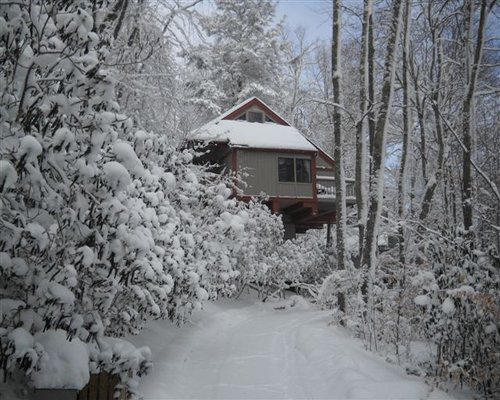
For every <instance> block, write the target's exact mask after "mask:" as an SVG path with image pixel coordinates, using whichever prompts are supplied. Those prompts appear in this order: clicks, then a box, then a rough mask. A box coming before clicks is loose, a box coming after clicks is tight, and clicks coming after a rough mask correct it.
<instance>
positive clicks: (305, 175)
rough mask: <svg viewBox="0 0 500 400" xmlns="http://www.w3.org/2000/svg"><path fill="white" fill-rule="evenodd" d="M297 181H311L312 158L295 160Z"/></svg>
mask: <svg viewBox="0 0 500 400" xmlns="http://www.w3.org/2000/svg"><path fill="white" fill-rule="evenodd" d="M295 167H296V176H297V182H304V183H309V182H311V160H305V159H302V158H297V159H296V160H295Z"/></svg>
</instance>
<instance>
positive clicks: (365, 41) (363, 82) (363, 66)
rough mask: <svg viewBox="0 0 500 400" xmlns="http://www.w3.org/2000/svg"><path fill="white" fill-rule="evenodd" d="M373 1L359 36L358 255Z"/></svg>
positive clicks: (367, 3)
mask: <svg viewBox="0 0 500 400" xmlns="http://www.w3.org/2000/svg"><path fill="white" fill-rule="evenodd" d="M372 10H373V2H372V0H365V2H364V11H363V32H362V37H361V59H360V63H359V81H360V85H359V86H360V89H359V121H358V124H357V126H356V167H355V169H356V175H355V182H354V190H355V193H356V207H357V209H358V229H359V257H360V258H361V254H362V252H363V238H364V232H365V224H366V179H365V174H366V171H365V170H366V126H367V124H366V123H365V118H366V117H367V115H366V114H367V111H368V100H369V99H368V98H367V96H368V93H369V73H370V72H369V70H370V68H369V53H370V51H369V47H370V41H369V28H370V23H371V20H372Z"/></svg>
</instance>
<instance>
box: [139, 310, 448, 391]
mask: <svg viewBox="0 0 500 400" xmlns="http://www.w3.org/2000/svg"><path fill="white" fill-rule="evenodd" d="M274 307H276V304H274V305H272V304H262V303H253V302H251V301H248V300H246V301H230V300H225V301H221V302H217V303H215V304H207V307H206V310H204V311H203V312H199V313H197V315H196V316H195V317H194V318H193V323H192V324H187V325H186V326H183V327H181V328H176V327H174V326H172V324H171V323H167V322H157V323H155V324H154V325H152V326H151V327H150V328H149V329H148V330H146V331H145V332H144V333H142V334H141V335H140V336H139V337H137V338H134V339H133V342H134V343H136V344H137V345H141V346H142V345H149V346H150V347H151V349H152V351H153V361H154V370H153V371H152V372H151V373H150V374H149V375H148V376H147V377H145V378H144V379H143V381H142V383H141V387H140V390H141V392H142V394H143V395H144V398H145V400H160V399H162V400H163V399H180V398H183V399H185V398H189V399H451V397H449V396H448V395H446V394H445V393H444V392H441V391H432V389H431V388H430V387H429V386H427V385H426V384H425V383H424V382H423V381H422V380H421V379H418V378H416V377H411V376H407V375H406V374H405V373H404V371H403V370H401V369H400V368H399V367H397V366H393V365H390V364H387V363H386V362H384V361H383V360H382V359H381V358H379V357H378V356H376V355H374V354H371V353H369V352H366V351H364V350H363V349H362V347H361V343H360V342H359V341H357V340H355V339H352V338H350V337H349V336H348V334H347V333H346V332H345V331H344V330H342V329H341V328H338V327H334V326H328V322H329V316H328V312H324V311H315V310H304V309H301V310H297V309H287V310H275V309H274Z"/></svg>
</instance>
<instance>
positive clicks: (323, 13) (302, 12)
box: [276, 0, 332, 41]
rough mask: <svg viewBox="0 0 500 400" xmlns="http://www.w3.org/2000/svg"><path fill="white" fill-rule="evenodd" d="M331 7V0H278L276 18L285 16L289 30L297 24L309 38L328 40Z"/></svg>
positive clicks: (330, 33)
mask: <svg viewBox="0 0 500 400" xmlns="http://www.w3.org/2000/svg"><path fill="white" fill-rule="evenodd" d="M331 9H332V1H331V0H279V2H278V6H277V7H276V16H277V17H278V19H281V18H282V17H283V16H286V25H287V27H288V28H289V29H290V30H293V29H294V28H296V27H298V26H302V27H304V28H306V33H307V38H308V39H309V40H314V39H319V40H325V41H330V40H331V37H332V27H331V15H330V14H331Z"/></svg>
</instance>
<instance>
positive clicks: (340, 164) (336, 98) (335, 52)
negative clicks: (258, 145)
mask: <svg viewBox="0 0 500 400" xmlns="http://www.w3.org/2000/svg"><path fill="white" fill-rule="evenodd" d="M341 27H342V0H335V1H334V2H333V36H332V83H333V102H334V104H336V105H337V106H335V107H334V110H333V134H334V141H335V146H334V152H333V154H334V159H335V200H336V202H335V212H336V233H337V262H338V268H339V269H345V266H346V254H345V238H344V236H345V233H346V194H345V172H344V153H343V150H342V148H343V143H344V132H343V129H342V112H343V107H342V101H343V100H342V87H341V84H340V83H341V82H340V81H341V78H342V72H341V71H342V67H341V47H342V35H341ZM338 303H339V309H340V310H341V311H342V312H345V298H344V296H343V294H342V293H341V294H339V298H338Z"/></svg>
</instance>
